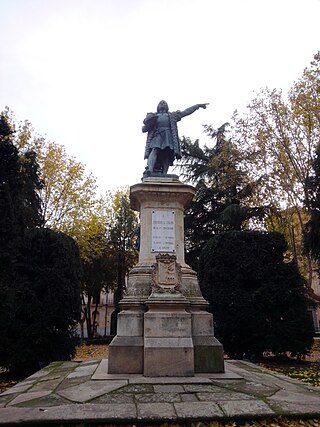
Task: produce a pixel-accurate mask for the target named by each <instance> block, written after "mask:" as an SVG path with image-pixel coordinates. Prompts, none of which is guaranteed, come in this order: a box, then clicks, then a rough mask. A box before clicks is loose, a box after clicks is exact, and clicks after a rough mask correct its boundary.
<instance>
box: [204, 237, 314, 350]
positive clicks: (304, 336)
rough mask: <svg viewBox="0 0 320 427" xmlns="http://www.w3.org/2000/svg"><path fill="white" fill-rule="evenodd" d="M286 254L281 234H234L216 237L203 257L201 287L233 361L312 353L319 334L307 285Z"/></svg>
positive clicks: (216, 330)
mask: <svg viewBox="0 0 320 427" xmlns="http://www.w3.org/2000/svg"><path fill="white" fill-rule="evenodd" d="M285 249H286V242H285V240H284V238H283V236H282V235H281V234H279V233H262V232H259V231H242V232H239V231H230V232H223V233H220V234H217V235H216V236H214V237H212V238H211V239H210V240H209V241H208V243H207V244H206V246H205V247H204V249H203V251H202V252H201V257H200V262H199V281H200V287H201V290H202V292H203V295H204V296H205V298H206V299H207V300H208V301H209V302H210V304H211V309H212V312H213V316H214V322H215V334H216V336H217V338H218V339H220V340H221V342H222V343H223V346H224V349H225V351H226V353H227V354H228V355H229V356H231V357H237V358H242V357H247V358H250V357H258V358H259V357H261V356H262V354H263V352H264V351H271V352H273V353H274V354H282V353H285V352H291V353H292V354H294V355H302V354H305V353H307V352H308V350H309V349H310V347H311V345H312V342H313V331H314V330H313V325H312V320H311V317H310V316H309V314H308V312H307V298H306V293H305V287H304V280H303V279H302V277H301V276H300V274H299V273H298V271H297V269H296V266H295V265H294V264H292V263H285V262H284V260H283V253H284V251H285Z"/></svg>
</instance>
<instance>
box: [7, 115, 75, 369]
mask: <svg viewBox="0 0 320 427" xmlns="http://www.w3.org/2000/svg"><path fill="white" fill-rule="evenodd" d="M12 135H13V131H12V129H11V128H10V125H9V123H8V120H7V119H6V117H5V116H4V115H1V116H0V336H1V340H0V360H1V367H5V368H8V369H9V370H10V371H12V372H16V373H19V374H22V375H26V374H29V373H31V372H32V371H34V370H36V369H37V368H39V367H40V366H41V365H42V364H47V363H49V362H50V361H52V360H54V359H63V358H70V357H71V355H72V353H73V351H74V348H75V341H74V340H73V335H74V334H73V327H74V325H75V322H76V321H77V320H78V317H79V313H80V258H79V251H78V248H77V246H76V244H75V242H74V241H73V240H72V239H71V238H69V237H67V236H65V235H63V234H62V233H56V232H53V231H51V230H48V229H43V228H41V227H39V226H41V224H42V218H41V209H40V199H39V196H38V190H39V189H40V188H41V183H40V180H39V174H38V165H37V161H36V156H35V154H34V153H33V152H31V151H28V152H24V153H21V152H19V150H18V149H17V147H15V145H14V144H13V138H12Z"/></svg>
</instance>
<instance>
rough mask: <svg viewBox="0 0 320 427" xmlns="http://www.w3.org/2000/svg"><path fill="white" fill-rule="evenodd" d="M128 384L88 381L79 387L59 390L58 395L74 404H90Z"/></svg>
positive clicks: (124, 382) (123, 382) (123, 381)
mask: <svg viewBox="0 0 320 427" xmlns="http://www.w3.org/2000/svg"><path fill="white" fill-rule="evenodd" d="M126 384H127V382H126V381H125V380H122V381H99V382H97V381H86V382H85V383H83V384H80V385H78V386H74V387H70V388H66V389H64V390H58V391H57V393H58V394H59V395H60V396H62V397H65V398H66V399H68V400H72V401H73V402H88V401H90V400H91V399H94V398H95V397H98V396H101V395H103V394H105V393H109V392H110V391H113V390H116V389H117V388H120V387H123V386H125V385H126Z"/></svg>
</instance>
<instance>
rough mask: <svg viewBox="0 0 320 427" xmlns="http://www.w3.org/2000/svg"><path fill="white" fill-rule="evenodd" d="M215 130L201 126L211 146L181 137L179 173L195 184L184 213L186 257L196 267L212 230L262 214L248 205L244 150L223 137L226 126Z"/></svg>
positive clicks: (251, 185) (250, 184)
mask: <svg viewBox="0 0 320 427" xmlns="http://www.w3.org/2000/svg"><path fill="white" fill-rule="evenodd" d="M227 126H228V123H225V124H224V125H222V126H221V127H220V128H219V129H218V130H215V129H213V127H212V126H205V132H206V133H207V135H208V136H209V137H210V138H211V139H213V141H215V145H214V146H213V147H208V146H207V145H204V147H203V148H201V147H200V146H199V142H198V141H195V142H191V141H190V140H189V139H188V138H183V139H182V141H181V146H182V159H181V161H180V163H179V167H180V169H181V171H182V177H183V178H184V179H185V180H187V181H189V182H191V183H192V184H195V188H196V196H195V198H194V200H193V201H192V203H191V205H190V207H189V209H188V210H187V212H186V217H185V231H186V250H187V253H186V260H187V262H188V263H189V264H190V265H191V266H192V267H193V268H194V269H197V262H198V258H199V255H200V253H201V250H202V248H203V245H204V244H205V243H206V242H207V241H208V239H210V238H211V237H212V236H213V235H214V234H216V233H219V232H222V231H225V230H240V229H243V228H245V227H246V226H247V224H248V220H249V219H250V218H252V217H256V216H259V217H261V216H263V213H264V209H263V208H256V207H254V206H253V207H250V206H249V203H250V198H251V196H252V194H253V191H254V189H255V186H256V185H257V183H255V182H254V181H253V180H251V179H250V178H249V175H248V173H247V171H246V170H245V168H244V154H243V153H242V152H241V151H240V150H238V149H237V147H236V146H235V145H234V144H233V143H232V141H230V140H229V139H227V138H226V127H227Z"/></svg>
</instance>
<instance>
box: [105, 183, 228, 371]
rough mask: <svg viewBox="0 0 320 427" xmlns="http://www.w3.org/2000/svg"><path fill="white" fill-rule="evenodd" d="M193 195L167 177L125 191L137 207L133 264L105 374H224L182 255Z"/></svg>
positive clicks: (202, 304) (201, 302) (220, 353)
mask: <svg viewBox="0 0 320 427" xmlns="http://www.w3.org/2000/svg"><path fill="white" fill-rule="evenodd" d="M194 194H195V189H194V188H193V187H192V186H190V185H186V184H183V183H181V182H180V181H179V180H178V177H176V176H175V175H173V176H165V177H149V178H144V180H143V182H142V183H141V184H136V185H133V186H132V187H131V188H130V200H131V207H132V208H133V209H135V210H137V211H139V212H140V227H141V231H140V251H139V262H138V264H137V265H136V266H135V267H134V268H133V269H132V270H131V271H130V273H129V279H128V285H127V294H126V296H125V297H124V298H123V300H122V301H121V303H120V307H121V312H120V313H119V315H118V330H117V335H116V337H115V338H114V339H113V341H112V342H111V344H110V346H109V364H108V366H109V367H108V372H109V373H127V374H129V373H140V374H144V375H145V376H193V375H194V373H198V372H224V362H223V348H222V345H221V344H220V343H219V342H218V341H217V340H216V339H215V338H214V331H213V322H212V315H211V314H209V313H208V312H207V311H206V308H207V306H208V303H207V302H206V301H205V300H204V298H203V297H202V295H201V292H200V288H199V284H198V280H197V275H196V273H195V272H194V271H193V270H192V269H191V268H190V267H189V266H188V265H187V264H186V263H185V259H184V210H185V208H186V206H187V205H188V204H189V203H190V201H191V200H192V198H193V196H194Z"/></svg>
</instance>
